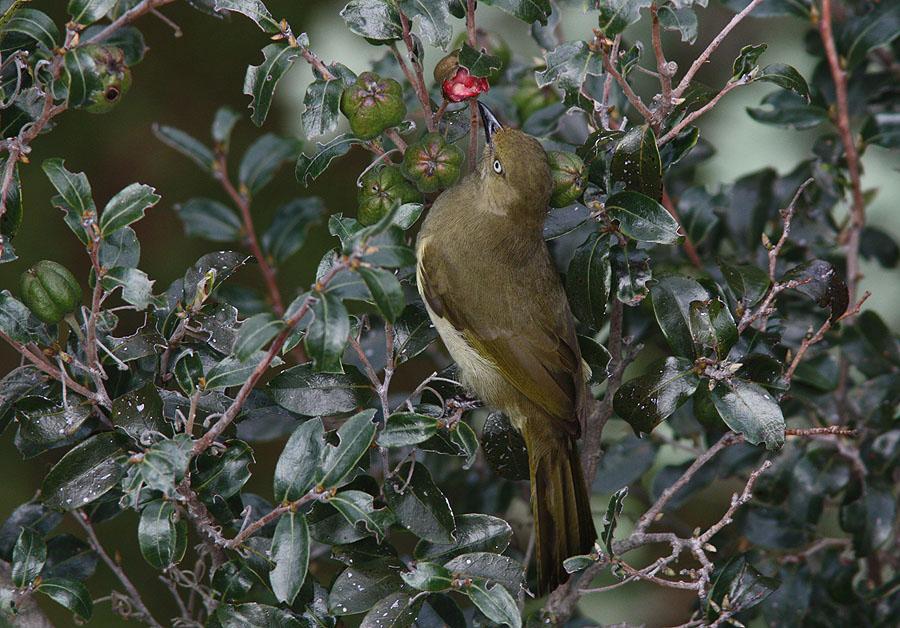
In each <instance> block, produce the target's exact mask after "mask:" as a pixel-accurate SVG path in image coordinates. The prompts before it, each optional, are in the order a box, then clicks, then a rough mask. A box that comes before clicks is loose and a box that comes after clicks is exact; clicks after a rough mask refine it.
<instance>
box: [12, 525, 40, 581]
mask: <svg viewBox="0 0 900 628" xmlns="http://www.w3.org/2000/svg"><path fill="white" fill-rule="evenodd" d="M46 560H47V544H46V543H44V539H43V538H42V537H41V535H40V534H38V533H37V532H35V531H34V530H32V529H31V528H22V532H21V533H20V534H19V538H18V540H17V541H16V544H15V546H14V547H13V552H12V569H11V571H10V580H12V583H13V585H15V586H16V588H19V589H23V588H25V587H27V586H28V585H30V584H31V583H32V582H33V581H34V579H35V578H37V577H38V576H39V575H40V573H41V569H43V568H44V563H45V562H46Z"/></svg>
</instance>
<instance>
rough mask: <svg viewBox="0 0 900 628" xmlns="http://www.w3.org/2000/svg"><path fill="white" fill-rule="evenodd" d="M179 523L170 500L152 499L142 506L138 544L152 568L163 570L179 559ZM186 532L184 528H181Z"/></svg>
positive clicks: (182, 531)
mask: <svg viewBox="0 0 900 628" xmlns="http://www.w3.org/2000/svg"><path fill="white" fill-rule="evenodd" d="M179 524H181V525H185V522H181V521H178V520H176V513H175V506H174V504H173V503H172V502H168V501H164V500H161V499H157V500H154V501H152V502H150V503H149V504H147V505H146V506H144V509H143V510H142V511H141V520H140V522H139V523H138V545H139V546H140V548H141V555H142V556H143V557H144V560H146V561H147V562H148V563H150V565H151V566H152V567H153V568H154V569H158V570H163V569H165V568H166V567H168V566H169V565H171V564H172V563H175V562H177V561H178V560H180V559H181V556H179V555H178V554H179V552H178V547H179V542H178V536H179V529H178V527H179ZM181 533H182V534H186V529H182V530H181Z"/></svg>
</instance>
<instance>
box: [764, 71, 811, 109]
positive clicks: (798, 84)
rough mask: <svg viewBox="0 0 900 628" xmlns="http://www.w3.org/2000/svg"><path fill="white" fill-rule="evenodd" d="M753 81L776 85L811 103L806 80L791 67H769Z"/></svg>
mask: <svg viewBox="0 0 900 628" xmlns="http://www.w3.org/2000/svg"><path fill="white" fill-rule="evenodd" d="M753 80H754V81H765V82H767V83H775V84H776V85H778V86H779V87H782V88H784V89H787V90H790V91H792V92H794V93H795V94H797V95H798V96H802V97H803V98H805V99H806V102H809V101H810V99H811V96H810V93H809V85H807V83H806V79H805V78H803V75H801V74H800V73H799V72H798V71H797V70H796V69H795V68H794V67H793V66H790V65H785V64H783V63H773V64H771V65H767V66H766V67H764V68H763V69H762V71H761V72H760V73H759V74H758V75H757V76H756V77H755V78H754V79H753Z"/></svg>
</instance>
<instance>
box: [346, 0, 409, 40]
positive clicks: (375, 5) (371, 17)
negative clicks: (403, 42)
mask: <svg viewBox="0 0 900 628" xmlns="http://www.w3.org/2000/svg"><path fill="white" fill-rule="evenodd" d="M341 17H342V18H344V22H346V23H347V26H348V27H349V28H350V30H351V31H352V32H354V33H356V34H357V35H359V36H361V37H366V38H367V39H374V40H377V41H389V40H394V39H400V37H401V35H402V34H403V28H402V27H401V25H400V14H399V13H398V12H397V7H396V6H395V5H394V4H393V3H391V2H387V1H386V0H351V1H350V2H348V3H347V5H346V6H345V7H344V8H343V9H341Z"/></svg>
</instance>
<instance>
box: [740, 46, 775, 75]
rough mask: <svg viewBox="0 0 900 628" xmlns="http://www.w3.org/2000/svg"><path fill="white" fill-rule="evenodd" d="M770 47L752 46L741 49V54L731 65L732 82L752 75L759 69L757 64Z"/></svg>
mask: <svg viewBox="0 0 900 628" xmlns="http://www.w3.org/2000/svg"><path fill="white" fill-rule="evenodd" d="M768 47H769V46H768V44H750V45H748V46H744V47H743V48H741V53H740V54H739V55H738V57H737V59H735V60H734V63H733V64H732V65H731V80H732V81H737V80H740V79H741V78H742V77H744V76H745V75H748V74H751V73H752V72H753V70H754V69H756V68H757V67H758V66H757V65H756V62H757V61H759V58H760V56H762V53H764V52H765V51H766V48H768Z"/></svg>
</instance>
